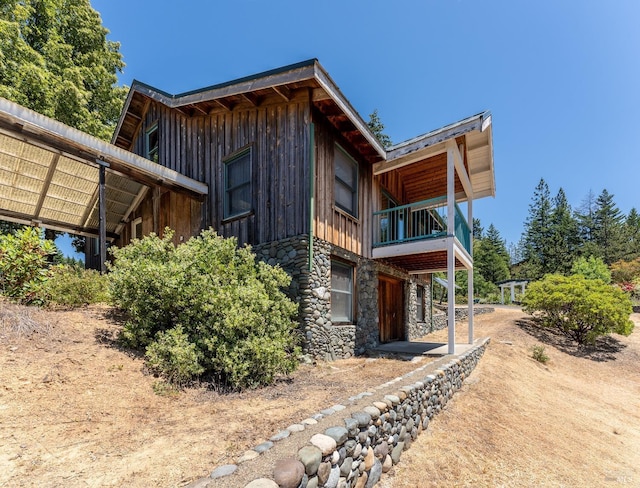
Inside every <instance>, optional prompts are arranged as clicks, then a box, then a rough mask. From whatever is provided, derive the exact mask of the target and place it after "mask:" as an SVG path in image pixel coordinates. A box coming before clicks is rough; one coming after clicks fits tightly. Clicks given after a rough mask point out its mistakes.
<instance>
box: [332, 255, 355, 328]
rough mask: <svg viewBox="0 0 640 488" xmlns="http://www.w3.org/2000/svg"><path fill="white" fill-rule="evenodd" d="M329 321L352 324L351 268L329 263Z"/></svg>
mask: <svg viewBox="0 0 640 488" xmlns="http://www.w3.org/2000/svg"><path fill="white" fill-rule="evenodd" d="M331 319H332V321H333V322H334V323H340V322H353V266H349V265H348V264H343V263H339V262H336V261H333V262H332V263H331Z"/></svg>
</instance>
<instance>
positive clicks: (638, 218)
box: [624, 208, 640, 260]
mask: <svg viewBox="0 0 640 488" xmlns="http://www.w3.org/2000/svg"><path fill="white" fill-rule="evenodd" d="M624 241H625V242H626V249H625V259H627V260H632V259H635V258H639V257H640V214H638V211H637V210H636V209H635V208H632V209H631V210H630V211H629V215H627V219H626V220H625V223H624Z"/></svg>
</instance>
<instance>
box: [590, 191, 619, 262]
mask: <svg viewBox="0 0 640 488" xmlns="http://www.w3.org/2000/svg"><path fill="white" fill-rule="evenodd" d="M623 219H624V216H623V214H622V212H620V209H618V207H617V206H616V204H615V202H614V201H613V195H612V194H611V193H609V192H608V191H607V190H606V189H604V190H602V193H600V195H599V196H598V198H597V200H596V211H595V214H594V219H593V222H594V228H593V238H594V239H593V240H594V242H595V244H596V245H597V246H598V249H599V250H600V254H599V255H600V256H601V257H602V259H603V260H604V262H605V263H606V264H607V265H610V264H611V263H613V262H615V261H618V260H619V259H621V258H622V257H623V255H624V251H625V250H624V242H623V239H624V233H623V227H622V222H623Z"/></svg>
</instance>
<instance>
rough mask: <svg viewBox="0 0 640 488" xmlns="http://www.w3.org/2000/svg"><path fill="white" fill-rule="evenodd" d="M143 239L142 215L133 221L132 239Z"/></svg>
mask: <svg viewBox="0 0 640 488" xmlns="http://www.w3.org/2000/svg"><path fill="white" fill-rule="evenodd" d="M134 239H142V217H138V218H137V219H135V220H133V221H132V222H131V240H134Z"/></svg>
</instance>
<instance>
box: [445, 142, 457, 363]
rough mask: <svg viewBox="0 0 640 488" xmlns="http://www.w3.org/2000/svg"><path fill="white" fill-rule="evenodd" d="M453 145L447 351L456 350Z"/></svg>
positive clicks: (449, 172) (450, 150) (449, 187)
mask: <svg viewBox="0 0 640 488" xmlns="http://www.w3.org/2000/svg"><path fill="white" fill-rule="evenodd" d="M455 149H457V148H456V147H455V145H454V146H453V147H451V146H449V147H448V149H447V283H448V285H449V286H448V287H447V293H448V295H449V296H448V312H449V316H448V318H447V319H448V320H447V321H448V326H449V331H448V332H449V333H448V353H449V354H455V352H456V279H455V264H456V256H455V251H454V242H455V241H454V239H455V237H454V236H455V232H456V229H455V167H454V164H455V160H454V158H455V155H454V150H455Z"/></svg>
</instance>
